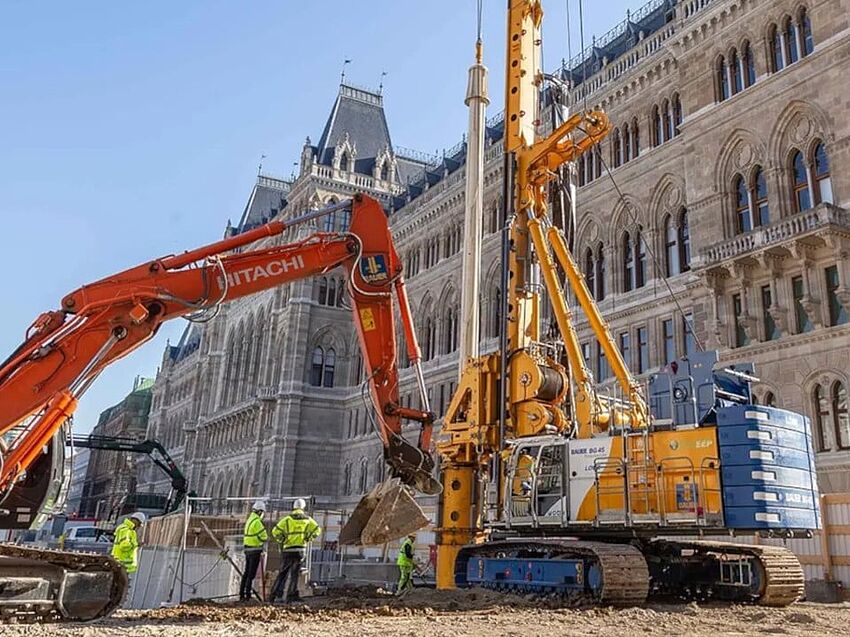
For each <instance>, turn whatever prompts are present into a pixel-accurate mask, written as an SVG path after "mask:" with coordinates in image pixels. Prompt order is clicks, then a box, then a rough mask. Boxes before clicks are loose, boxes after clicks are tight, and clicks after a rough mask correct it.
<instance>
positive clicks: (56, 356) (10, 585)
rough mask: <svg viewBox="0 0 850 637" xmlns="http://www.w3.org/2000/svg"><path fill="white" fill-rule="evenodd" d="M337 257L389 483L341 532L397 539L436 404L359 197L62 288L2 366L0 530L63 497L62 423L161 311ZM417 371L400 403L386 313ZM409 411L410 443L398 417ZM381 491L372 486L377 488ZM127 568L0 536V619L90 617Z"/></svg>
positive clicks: (105, 607) (390, 251)
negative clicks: (298, 236)
mask: <svg viewBox="0 0 850 637" xmlns="http://www.w3.org/2000/svg"><path fill="white" fill-rule="evenodd" d="M340 210H348V211H349V212H350V226H349V228H348V229H346V230H343V231H340V232H316V233H313V234H311V235H310V236H307V237H306V238H304V239H303V240H299V241H297V242H295V243H289V244H285V245H274V242H272V244H273V245H271V246H270V247H263V248H259V249H254V250H246V251H243V248H245V246H248V245H249V244H251V243H253V242H255V241H258V240H260V239H263V238H268V237H276V236H280V235H282V233H284V231H286V230H287V229H289V228H292V227H293V226H296V225H302V224H305V223H310V222H313V221H315V220H317V219H318V218H320V217H322V216H325V215H330V214H332V213H335V212H338V211H340ZM338 266H342V267H344V269H345V270H346V272H347V275H348V276H347V279H348V290H349V293H350V296H351V300H352V310H353V315H354V322H355V325H356V326H357V333H358V335H359V340H360V345H361V348H362V350H363V355H364V361H365V365H366V370H367V375H368V383H369V386H370V390H371V397H372V400H373V402H374V407H375V414H374V421H375V423H376V425H377V426H376V429H377V431H378V433H379V435H380V437H381V440H382V442H383V447H384V458H385V460H386V462H387V464H388V466H389V469H390V475H391V482H390V483H389V486H387V485H384V486H383V487H382V489H381V490H379V491H378V492H373V494H371V497H369V496H367V498H366V499H364V502H363V503H361V505H360V506H358V515H356V516H353V517H352V520H351V522H350V523H349V526H348V527H347V528H346V529H345V530H344V531H345V533H346V535H347V536H348V537H352V538H355V539H357V538H358V537H359V536H360V534H361V533H364V534H368V539H369V543H373V542H376V541H389V540H391V539H395V538H397V537H402V536H403V535H405V534H406V533H408V532H410V531H413V530H416V529H418V528H420V527H422V526H424V525H425V524H426V523H427V519H426V518H425V517H424V516H423V515H422V512H421V510H419V508H418V506H417V505H416V503H415V502H414V500H413V498H412V495H411V490H413V489H415V490H417V491H419V492H423V493H429V494H434V493H438V492H439V491H440V485H439V483H438V482H436V481H435V480H434V478H432V477H431V473H432V470H433V468H434V460H433V457H432V455H431V452H430V449H431V432H432V423H433V420H434V415H433V414H432V413H431V412H430V408H429V405H428V395H427V392H426V391H425V385H424V379H423V376H422V372H421V369H420V366H419V361H420V350H419V346H418V344H417V341H416V334H415V332H414V327H413V320H412V318H411V314H410V306H409V303H408V298H407V293H406V291H405V285H404V278H403V276H402V264H401V262H400V260H399V258H398V255H397V253H396V250H395V247H394V245H393V241H392V237H391V235H390V231H389V227H388V225H387V216H386V214H385V212H384V210H383V208H382V206H381V205H380V203H379V202H378V201H376V200H375V199H372V198H370V197H368V196H365V195H357V196H355V197H354V198H353V199H352V200H350V201H346V202H343V203H340V204H336V205H333V206H330V207H327V208H324V209H322V210H315V211H311V212H308V213H306V214H304V215H303V216H300V217H297V218H294V219H290V220H288V221H273V222H271V223H268V224H265V225H263V226H260V227H258V228H255V229H253V230H249V231H246V232H243V233H241V234H238V235H236V236H233V237H229V238H226V239H224V240H222V241H219V242H217V243H213V244H211V245H208V246H206V247H203V248H199V249H196V250H192V251H190V252H186V253H183V254H179V255H173V256H168V257H163V258H160V259H155V260H153V261H149V262H148V263H143V264H142V265H139V266H136V267H134V268H131V269H129V270H125V271H124V272H120V273H118V274H114V275H112V276H109V277H106V278H104V279H101V280H100V281H96V282H94V283H91V284H89V285H86V286H83V287H81V288H80V289H78V290H76V291H74V292H72V293H70V294H68V295H67V296H66V297H65V298H63V299H62V302H61V307H60V309H58V310H54V311H50V312H46V313H44V314H42V315H41V316H40V317H39V318H38V319H37V320H36V321H35V322H34V323H33V324H32V326H31V327H30V328H29V330H28V331H27V334H26V338H25V340H24V342H23V343H22V344H21V345H20V347H18V348H17V349H16V350H15V351H14V352H13V353H12V355H11V356H9V358H8V359H7V360H6V361H5V362H3V363H2V364H0V441H2V443H0V444H2V446H0V528H6V529H9V528H12V529H21V528H30V527H34V526H38V525H40V524H41V523H42V522H43V521H44V519H45V518H46V517H47V515H49V514H50V512H51V511H52V510H53V509H54V508H56V506H57V504H61V502H62V493H63V490H64V482H66V480H67V475H66V472H65V471H64V465H65V463H64V448H65V439H66V434H67V432H66V429H67V428H68V427H69V426H70V422H71V417H72V416H73V414H74V411H75V409H76V407H77V402H78V400H79V399H80V396H81V395H82V394H83V393H84V392H85V390H86V389H87V388H88V387H89V386H90V385H91V384H92V382H94V380H95V379H96V378H97V376H98V374H100V372H101V371H102V370H103V369H104V368H105V367H106V366H107V365H109V364H110V363H112V362H113V361H116V360H118V359H119V358H121V357H123V356H126V355H127V354H129V353H130V352H132V351H133V350H135V349H136V348H137V347H139V346H141V345H142V344H143V343H145V342H146V341H148V340H150V339H151V337H153V335H154V334H156V332H157V330H158V329H159V327H160V325H162V323H163V322H165V321H167V320H170V319H173V318H177V317H185V318H188V319H190V320H196V321H205V320H209V319H211V318H212V317H213V316H214V314H215V313H216V311H217V308H218V307H219V306H220V304H222V303H225V302H228V301H232V300H234V299H237V298H240V297H244V296H247V295H251V294H255V293H257V292H261V291H263V290H268V289H270V288H274V287H276V286H279V285H282V284H285V283H288V282H291V281H296V280H299V279H304V278H306V277H309V276H313V275H316V274H319V273H322V272H325V271H327V270H330V269H332V268H335V267H338ZM396 309H397V311H398V315H399V316H400V318H401V322H402V327H403V331H404V339H405V343H406V346H407V354H408V358H409V360H410V363H411V366H412V367H413V368H414V370H415V374H416V379H417V383H418V389H419V393H420V397H421V404H422V405H423V407H424V408H423V409H422V410H417V409H411V408H409V407H404V406H402V405H401V403H400V401H399V393H398V367H397V362H396V349H397V347H396V336H395V335H396V330H395V327H394V313H395V311H396ZM405 420H412V421H416V422H418V423H420V425H421V427H420V433H419V440H418V442H417V443H416V444H412V443H411V442H408V441H407V440H406V439H405V438H404V437H403V436H402V423H403V421H405ZM381 496H383V497H381ZM126 590H127V577H126V574H125V573H124V571H123V570H122V569H121V567H120V566H119V565H118V563H117V562H115V561H114V560H113V559H112V558H110V557H106V556H96V555H86V554H78V553H70V552H63V551H49V550H42V549H37V548H33V547H24V546H19V545H11V544H0V619H2V618H4V617H5V618H10V617H14V618H21V617H29V618H31V619H69V620H90V619H96V618H98V617H103V616H105V615H108V614H109V613H110V612H112V611H113V610H114V609H115V608H116V607H117V606H118V605H119V604H120V603H121V601H122V600H123V597H124V594H125V593H126Z"/></svg>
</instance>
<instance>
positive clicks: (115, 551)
mask: <svg viewBox="0 0 850 637" xmlns="http://www.w3.org/2000/svg"><path fill="white" fill-rule="evenodd" d="M138 555H139V538H138V536H137V535H136V527H135V526H133V521H132V520H131V519H130V518H127V519H126V520H124V521H123V522H122V523H121V524H119V525H118V528H116V529H115V541H114V542H113V543H112V557H114V558H115V559H116V560H118V561H119V562H121V564H122V565H123V566H124V568H126V569H127V572H128V573H135V572H136V571H137V570H139V562H138Z"/></svg>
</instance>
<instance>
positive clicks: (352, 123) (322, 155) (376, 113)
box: [316, 84, 393, 174]
mask: <svg viewBox="0 0 850 637" xmlns="http://www.w3.org/2000/svg"><path fill="white" fill-rule="evenodd" d="M346 133H347V134H348V140H349V141H350V143H351V144H352V145H353V146H354V147H355V148H356V149H357V157H356V159H355V161H354V172H358V173H363V174H371V173H372V170H373V169H374V167H375V158H376V157H377V156H378V154H379V153H380V152H381V151H382V150H384V149H385V148H390V149H392V147H393V146H392V140H391V139H390V130H389V128H388V126H387V118H386V116H385V115H384V99H383V97H382V96H381V95H380V94H379V93H375V92H373V91H369V90H366V89H362V88H357V87H354V86H350V85H348V84H340V86H339V94H338V95H337V98H336V102H334V106H333V109H332V110H331V114H330V117H328V121H327V123H326V124H325V129H324V131H323V132H322V137H321V139H319V144H318V146H317V153H316V155H317V157H318V163H320V164H323V165H325V166H330V165H332V163H333V157H334V149H335V148H336V146H337V144H338V143H339V142H341V141H343V140H344V139H345V135H346Z"/></svg>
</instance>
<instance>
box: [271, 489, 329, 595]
mask: <svg viewBox="0 0 850 637" xmlns="http://www.w3.org/2000/svg"><path fill="white" fill-rule="evenodd" d="M306 506H307V503H306V502H305V501H304V499H303V498H298V499H297V500H295V503H294V505H293V508H292V513H290V514H289V515H287V516H286V517H283V518H281V520H280V522H278V523H277V524H275V526H274V528H273V529H272V537H273V538H274V540H275V542H277V543H278V545H279V546H280V551H281V562H280V573H279V574H278V576H277V579H276V580H275V582H274V586H273V587H272V593H271V597H270V598H269V601H270V602H272V603H275V602H277V601H278V600H279V599H280V598H283V601H284V602H291V601H297V600H299V599H301V598H300V596H299V594H298V577H299V574H300V573H301V564H302V562H303V561H304V557H305V554H306V547H307V544H308V543H309V542H311V541H313V540H315V539H316V538H317V537H319V533H321V532H322V530H321V529H320V528H319V525H318V524H316V521H315V520H314V519H313V518H311V517H310V516H309V515H307V514H306V513H304V508H305V507H306ZM287 577H288V578H289V586H288V587H287V588H286V590H285V591H284V587H285V585H286V580H287Z"/></svg>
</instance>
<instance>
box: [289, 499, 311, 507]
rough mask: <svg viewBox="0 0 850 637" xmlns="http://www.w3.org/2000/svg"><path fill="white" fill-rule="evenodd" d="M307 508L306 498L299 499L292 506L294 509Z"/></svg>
mask: <svg viewBox="0 0 850 637" xmlns="http://www.w3.org/2000/svg"><path fill="white" fill-rule="evenodd" d="M306 506H307V503H306V502H305V501H304V498H298V499H297V500H296V501H295V503H294V504H293V505H292V508H293V509H303V508H304V507H306Z"/></svg>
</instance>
